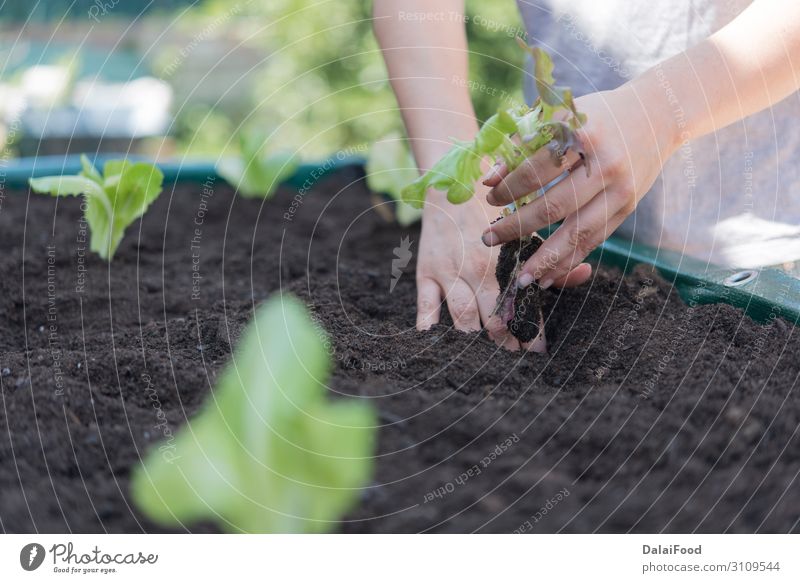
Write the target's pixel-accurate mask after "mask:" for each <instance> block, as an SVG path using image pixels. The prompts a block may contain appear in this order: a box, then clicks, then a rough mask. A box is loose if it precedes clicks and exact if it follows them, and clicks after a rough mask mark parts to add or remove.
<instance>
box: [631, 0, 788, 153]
mask: <svg viewBox="0 0 800 583" xmlns="http://www.w3.org/2000/svg"><path fill="white" fill-rule="evenodd" d="M658 77H660V79H661V80H664V79H666V80H667V81H668V82H669V85H670V86H671V88H672V89H673V91H674V95H675V100H674V101H673V105H677V106H679V107H681V108H682V109H683V113H685V115H686V125H685V127H684V128H678V130H679V131H678V132H675V131H674V129H673V130H672V133H673V134H676V133H677V135H676V136H675V138H676V139H677V140H680V141H683V140H684V139H686V138H689V139H692V138H697V137H700V136H703V135H705V134H708V133H711V132H713V131H715V130H718V129H721V128H723V127H725V126H727V125H729V124H731V123H734V122H736V121H739V120H741V119H743V118H745V117H747V116H749V115H752V114H754V113H757V112H759V111H761V110H763V109H765V108H767V107H770V106H772V105H774V104H776V103H778V102H779V101H781V100H782V99H784V98H785V97H787V96H788V95H789V94H791V93H792V92H794V91H797V90H798V89H800V2H797V1H796V0H756V1H755V2H753V3H752V4H751V5H750V6H748V7H747V8H746V9H745V10H744V11H743V12H742V13H741V14H740V15H739V16H737V17H736V18H735V19H734V20H733V21H731V22H730V23H729V24H728V25H727V26H725V27H723V28H722V29H720V30H719V31H718V32H716V33H715V34H713V35H712V36H710V37H709V38H708V39H706V40H705V41H704V42H702V43H700V44H699V45H697V46H695V47H693V48H691V49H689V50H688V51H685V52H683V53H680V54H679V55H676V56H675V57H672V58H671V59H668V60H667V61H666V62H664V63H663V64H662V65H660V66H659V67H656V68H654V69H652V70H650V71H648V72H647V73H645V74H644V75H642V76H641V77H640V78H639V79H637V80H635V81H633V84H634V86H635V87H636V88H637V89H638V90H640V91H642V94H643V95H644V96H646V97H650V98H651V99H653V100H654V101H656V102H660V103H662V105H665V104H664V98H665V92H664V90H663V87H659V86H660V83H659V78H658ZM659 91H660V93H659ZM673 109H674V107H673ZM674 113H675V112H674V111H673V112H671V114H672V117H673V118H674V117H675V115H674ZM664 115H668V113H667V112H665V114H664ZM681 134H683V135H681Z"/></svg>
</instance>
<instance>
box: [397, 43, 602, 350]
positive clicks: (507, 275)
mask: <svg viewBox="0 0 800 583" xmlns="http://www.w3.org/2000/svg"><path fill="white" fill-rule="evenodd" d="M517 40H518V42H519V43H520V45H521V46H522V47H523V48H524V49H525V50H526V51H528V52H529V53H530V55H531V56H532V57H533V60H534V64H535V65H534V76H535V78H536V88H537V90H538V93H539V97H538V98H537V100H536V102H535V103H534V104H533V105H531V106H527V105H525V106H521V107H514V108H510V109H507V110H500V111H498V112H497V113H496V114H495V115H493V116H492V117H490V118H489V119H488V120H486V123H484V124H483V126H482V127H481V129H480V130H479V131H478V134H477V135H476V136H475V139H474V140H473V141H471V142H463V141H458V140H454V146H453V147H452V148H451V149H450V151H449V152H447V154H445V155H444V157H442V158H441V159H440V160H439V161H438V162H437V163H436V164H435V165H434V166H433V168H431V169H430V170H429V171H428V172H426V173H425V174H424V175H422V176H420V177H419V178H418V179H417V180H415V181H414V182H412V183H411V184H409V185H408V186H406V187H405V188H404V189H403V191H402V196H403V199H404V200H405V201H406V202H408V203H409V204H411V205H413V206H415V207H418V208H419V207H421V206H422V205H423V203H424V201H425V193H426V192H427V190H428V189H429V188H434V189H436V190H441V191H444V192H446V193H447V199H448V200H449V201H450V202H452V203H455V204H459V203H463V202H466V201H467V200H469V199H470V198H471V197H472V196H473V195H474V194H475V183H476V182H477V181H478V179H479V178H480V177H481V174H482V172H481V162H482V161H483V159H484V158H485V157H491V158H493V159H495V160H496V161H498V162H502V163H504V164H505V165H506V167H507V168H508V170H509V171H512V170H514V169H516V168H517V167H518V166H519V165H520V164H522V163H523V162H524V161H525V160H526V159H527V158H528V157H530V156H532V155H533V154H535V153H536V152H538V151H539V150H540V149H542V148H544V147H547V148H548V149H549V150H550V153H551V156H552V159H553V163H554V164H556V165H557V166H560V165H561V164H562V162H563V158H564V156H565V154H566V152H567V150H569V149H572V150H574V151H575V152H576V153H578V154H579V155H580V157H581V161H582V163H583V164H584V165H585V166H586V172H587V173H588V172H589V170H590V169H589V164H588V160H587V159H586V156H585V153H584V151H583V148H582V145H581V142H580V140H579V139H578V136H577V135H576V133H575V131H576V130H577V129H578V128H579V127H581V125H582V124H584V123H585V122H586V116H585V115H583V114H581V113H579V112H578V111H577V109H576V108H575V102H574V100H573V97H572V91H571V90H570V89H569V88H566V87H557V86H556V85H555V79H554V78H553V61H552V60H551V59H550V56H549V55H548V54H547V53H546V52H545V51H543V50H542V49H539V48H533V47H529V46H528V45H527V44H525V43H524V42H523V41H522V40H521V39H517ZM535 195H536V193H533V194H531V195H528V196H527V197H523V198H521V199H518V200H517V201H515V202H514V204H513V208H510V209H505V210H504V211H503V212H504V213H506V214H507V213H512V212H515V211H516V210H517V209H518V208H520V207H521V206H523V205H524V204H526V203H527V202H528V201H529V200H531V198H532V197H533V196H535ZM541 243H542V239H541V238H539V236H538V235H536V234H531V235H530V236H527V237H523V238H522V239H520V240H518V241H512V242H509V243H505V244H504V245H503V246H502V248H501V250H500V255H499V258H498V262H497V269H496V273H495V276H496V278H497V282H498V284H499V286H500V295H499V297H498V300H497V307H496V308H495V313H496V314H498V315H499V316H500V318H501V319H502V320H503V322H504V323H505V324H506V326H507V327H508V329H509V330H510V331H511V333H512V334H513V335H514V336H515V337H516V338H518V339H519V340H520V341H522V342H531V341H532V342H533V343H534V346H535V347H537V346H538V347H539V348H543V347H545V346H546V339H545V336H544V317H543V315H542V302H541V297H540V294H541V290H540V289H539V287H538V286H537V285H535V284H532V285H530V286H528V287H527V288H525V289H522V290H520V289H518V287H517V277H518V274H519V271H520V269H521V267H522V266H523V265H524V263H525V262H526V261H527V260H528V259H529V258H530V257H531V256H532V255H533V254H534V253H535V252H536V250H537V249H538V248H539V246H540V245H541Z"/></svg>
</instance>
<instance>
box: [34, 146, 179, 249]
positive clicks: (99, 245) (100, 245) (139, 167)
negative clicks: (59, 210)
mask: <svg viewBox="0 0 800 583" xmlns="http://www.w3.org/2000/svg"><path fill="white" fill-rule="evenodd" d="M81 165H82V166H83V169H82V170H81V172H80V173H79V174H78V175H76V176H45V177H43V178H31V179H30V180H29V181H28V182H29V183H30V186H31V189H32V190H33V191H34V192H38V193H41V194H50V195H52V196H78V195H84V196H85V197H86V209H85V212H84V218H85V219H86V222H87V223H88V225H89V231H90V244H89V248H90V249H91V251H92V252H94V253H97V254H98V255H99V256H100V257H102V258H103V259H105V260H107V261H111V259H112V258H113V257H114V253H116V251H117V247H119V244H120V241H122V237H123V236H124V235H125V229H127V228H128V227H129V226H130V225H131V223H133V222H134V221H135V220H136V219H138V218H139V217H141V216H142V215H144V213H145V212H146V211H147V208H148V207H149V206H150V204H151V203H152V202H153V201H154V200H155V199H156V198H158V195H159V194H161V188H162V184H163V182H164V175H163V174H162V173H161V170H159V169H158V168H157V167H155V166H154V165H152V164H147V163H146V162H130V161H128V160H109V161H108V162H106V163H105V165H104V166H103V174H102V175H101V174H100V172H98V171H97V169H96V168H95V167H94V166H93V165H92V163H91V162H89V159H88V158H87V157H86V156H83V155H82V156H81Z"/></svg>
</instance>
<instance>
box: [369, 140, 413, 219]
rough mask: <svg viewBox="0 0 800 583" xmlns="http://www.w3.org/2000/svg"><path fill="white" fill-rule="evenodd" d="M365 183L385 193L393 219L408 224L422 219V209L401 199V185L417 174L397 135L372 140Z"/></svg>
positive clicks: (375, 190) (371, 188) (376, 190)
mask: <svg viewBox="0 0 800 583" xmlns="http://www.w3.org/2000/svg"><path fill="white" fill-rule="evenodd" d="M366 171H367V186H368V187H369V189H370V190H372V191H373V192H381V193H384V194H387V195H389V196H390V197H391V198H392V199H393V200H394V201H396V206H395V217H396V218H397V222H398V223H400V224H401V225H403V226H408V225H410V224H412V223H415V222H417V221H418V220H419V219H420V218H422V212H421V211H420V210H419V209H417V208H414V207H413V206H411V205H410V204H409V203H407V202H405V201H404V199H403V194H402V192H403V188H404V186H405V185H406V184H408V183H409V182H412V181H413V180H414V179H415V178H416V177H417V176H418V173H417V166H416V164H415V163H414V159H413V158H412V156H411V153H410V152H409V151H408V148H406V147H405V145H404V143H403V141H402V138H401V137H400V136H399V135H398V134H391V135H389V136H387V137H386V138H385V139H383V140H381V141H379V142H375V144H373V146H372V148H371V149H370V151H369V156H368V157H367V166H366Z"/></svg>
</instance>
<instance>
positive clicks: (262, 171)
mask: <svg viewBox="0 0 800 583" xmlns="http://www.w3.org/2000/svg"><path fill="white" fill-rule="evenodd" d="M266 143H267V135H266V134H265V133H263V132H257V131H253V132H242V133H240V134H239V151H240V153H241V154H240V156H238V157H235V158H223V159H221V160H220V161H219V162H218V163H217V173H218V174H219V175H220V176H221V177H222V178H223V179H224V180H225V181H226V182H227V183H228V184H230V185H231V186H233V187H234V188H235V189H236V191H237V192H238V193H239V194H240V195H241V196H244V197H245V198H264V199H267V198H270V197H271V196H272V195H273V194H274V193H275V191H276V190H277V188H278V186H279V185H280V183H281V182H283V181H284V180H286V179H287V178H289V177H290V176H291V175H293V174H294V173H295V172H296V171H297V167H298V166H299V163H298V162H297V160H296V159H295V156H294V155H293V154H290V153H288V152H276V153H274V154H272V155H269V156H265V155H264V154H263V150H264V145H265V144H266Z"/></svg>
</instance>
